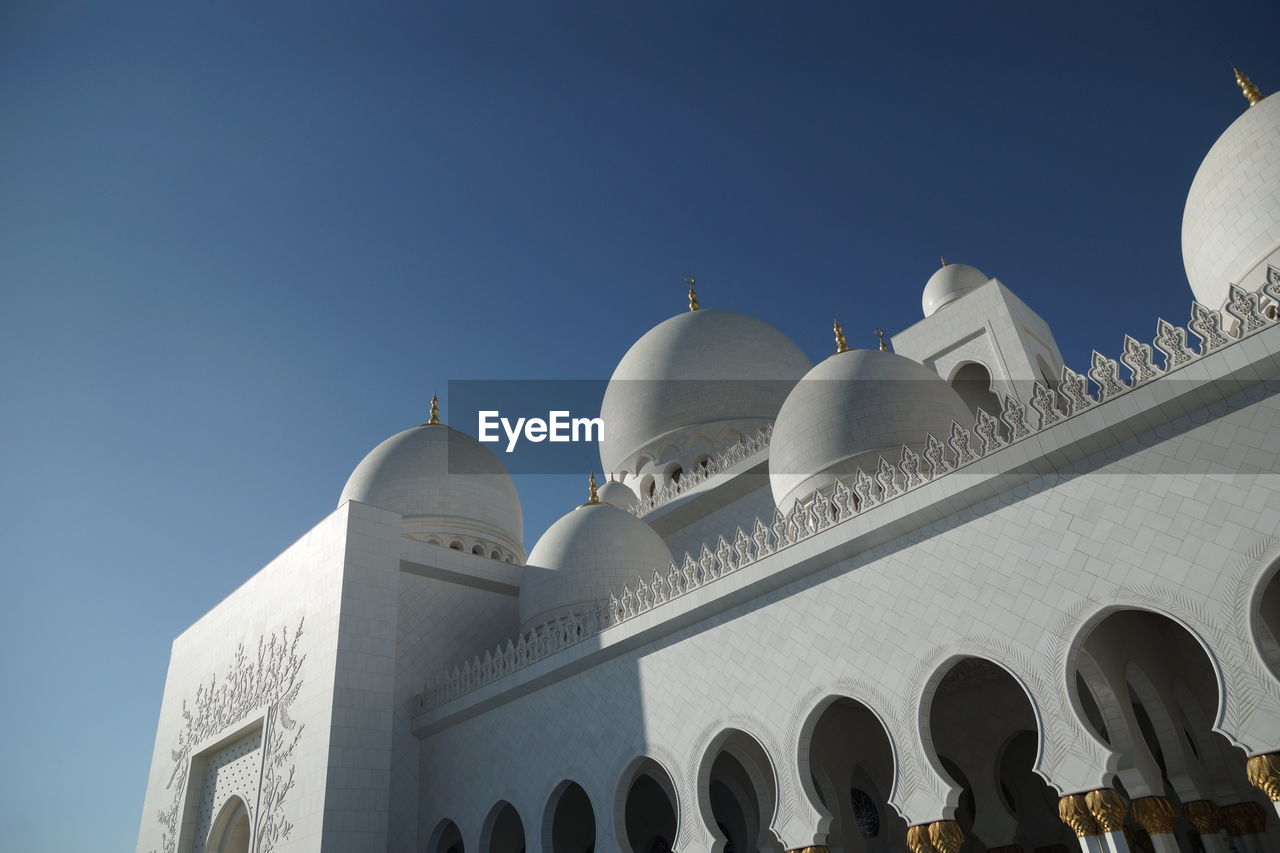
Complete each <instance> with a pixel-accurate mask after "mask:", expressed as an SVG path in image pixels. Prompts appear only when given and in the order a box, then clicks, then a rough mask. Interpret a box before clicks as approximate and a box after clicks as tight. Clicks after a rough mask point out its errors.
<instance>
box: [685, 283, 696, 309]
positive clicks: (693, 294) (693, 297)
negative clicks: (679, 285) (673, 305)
mask: <svg viewBox="0 0 1280 853" xmlns="http://www.w3.org/2000/svg"><path fill="white" fill-rule="evenodd" d="M684 283H685V284H687V285H689V310H690V311H697V310H698V294H697V292H696V291H695V290H694V288H695V287H697V286H698V280H697V279H696V278H694V277H693V276H691V275H687V276H685V277H684Z"/></svg>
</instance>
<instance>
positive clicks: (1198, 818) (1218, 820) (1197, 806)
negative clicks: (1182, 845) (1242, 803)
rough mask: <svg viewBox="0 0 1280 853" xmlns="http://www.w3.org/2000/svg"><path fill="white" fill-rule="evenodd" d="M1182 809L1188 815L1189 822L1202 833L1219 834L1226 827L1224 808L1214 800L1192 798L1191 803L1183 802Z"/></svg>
mask: <svg viewBox="0 0 1280 853" xmlns="http://www.w3.org/2000/svg"><path fill="white" fill-rule="evenodd" d="M1182 811H1183V814H1185V815H1186V816H1187V823H1189V824H1191V825H1192V826H1193V827H1194V828H1195V831H1196V832H1198V833H1200V834H1201V835H1217V834H1218V833H1219V832H1221V831H1222V830H1223V829H1225V828H1226V821H1224V820H1223V817H1222V809H1220V808H1218V804H1217V803H1215V802H1214V801H1213V800H1192V801H1191V802H1189V803H1183V805H1182Z"/></svg>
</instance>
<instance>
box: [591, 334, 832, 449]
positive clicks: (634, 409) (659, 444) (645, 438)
mask: <svg viewBox="0 0 1280 853" xmlns="http://www.w3.org/2000/svg"><path fill="white" fill-rule="evenodd" d="M810 366H811V363H810V361H809V359H808V357H807V356H805V354H804V353H803V352H801V350H800V348H799V347H797V346H796V345H795V343H794V342H792V340H791V339H790V338H788V337H787V336H786V335H784V334H782V332H779V331H778V330H777V329H775V328H773V327H772V326H770V325H769V324H768V323H765V322H762V321H760V320H757V319H756V318H754V317H748V316H747V315H746V314H739V313H737V312H735V311H716V310H707V309H704V310H701V311H689V312H687V313H684V314H678V315H677V316H675V317H672V318H670V319H668V320H664V321H663V322H661V323H659V324H658V325H657V326H655V327H653V328H652V329H650V330H649V331H648V332H646V333H645V334H644V336H643V337H641V338H640V340H638V341H636V342H635V343H634V344H633V345H632V346H631V349H629V350H627V353H626V355H624V356H623V357H622V360H621V361H620V362H619V363H618V367H617V368H616V369H615V370H614V371H613V377H612V378H611V379H610V380H609V386H608V388H607V389H606V390H605V395H604V403H603V404H602V405H601V408H600V415H601V417H602V418H603V420H604V427H605V429H604V431H605V436H604V441H602V442H600V460H601V462H602V463H603V464H604V469H605V470H606V471H630V472H632V473H634V472H635V470H636V469H635V463H636V461H637V458H638V457H639V456H640V455H642V454H650V455H652V454H656V453H660V452H662V450H663V449H664V448H666V447H667V445H668V444H673V445H675V446H676V447H677V449H679V450H680V451H682V452H683V451H686V450H688V449H689V448H688V447H685V446H683V445H684V444H692V443H693V442H694V441H696V440H697V439H698V436H699V435H701V436H702V437H704V438H705V439H711V440H723V441H725V443H726V444H727V443H728V441H730V440H732V439H731V438H728V436H729V435H730V434H731V432H736V433H738V434H742V435H745V434H749V433H752V432H755V431H756V430H758V429H760V428H761V427H763V426H764V425H765V424H768V423H770V422H772V421H773V419H774V418H775V417H776V416H777V414H778V409H779V408H780V407H781V406H782V401H783V400H785V399H786V397H787V393H788V392H789V391H790V390H791V387H792V386H793V385H794V384H795V383H796V381H797V380H798V379H799V378H800V377H801V376H803V375H804V373H805V371H806V370H808V369H809V367H810Z"/></svg>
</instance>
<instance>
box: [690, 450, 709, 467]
mask: <svg viewBox="0 0 1280 853" xmlns="http://www.w3.org/2000/svg"><path fill="white" fill-rule="evenodd" d="M693 465H694V467H695V468H710V467H711V456H710V455H709V454H706V453H703V454H701V455H699V456H698V458H697V459H695V460H693Z"/></svg>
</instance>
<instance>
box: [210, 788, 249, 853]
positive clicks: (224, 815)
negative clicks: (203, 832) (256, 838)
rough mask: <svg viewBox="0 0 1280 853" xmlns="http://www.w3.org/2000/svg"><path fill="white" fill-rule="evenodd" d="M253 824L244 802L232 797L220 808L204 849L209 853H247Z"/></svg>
mask: <svg viewBox="0 0 1280 853" xmlns="http://www.w3.org/2000/svg"><path fill="white" fill-rule="evenodd" d="M252 835H253V824H252V823H251V822H250V820H249V809H248V807H247V806H245V804H244V800H242V799H240V798H239V797H232V798H231V799H229V800H227V802H226V803H225V804H224V805H223V806H222V810H221V811H220V812H219V813H218V818H217V820H215V821H214V822H213V828H212V829H211V830H210V831H209V841H208V843H207V844H205V846H204V849H205V850H208V851H210V853H249V842H250V841H251V840H252Z"/></svg>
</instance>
